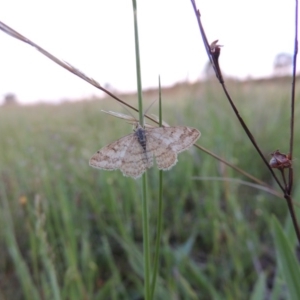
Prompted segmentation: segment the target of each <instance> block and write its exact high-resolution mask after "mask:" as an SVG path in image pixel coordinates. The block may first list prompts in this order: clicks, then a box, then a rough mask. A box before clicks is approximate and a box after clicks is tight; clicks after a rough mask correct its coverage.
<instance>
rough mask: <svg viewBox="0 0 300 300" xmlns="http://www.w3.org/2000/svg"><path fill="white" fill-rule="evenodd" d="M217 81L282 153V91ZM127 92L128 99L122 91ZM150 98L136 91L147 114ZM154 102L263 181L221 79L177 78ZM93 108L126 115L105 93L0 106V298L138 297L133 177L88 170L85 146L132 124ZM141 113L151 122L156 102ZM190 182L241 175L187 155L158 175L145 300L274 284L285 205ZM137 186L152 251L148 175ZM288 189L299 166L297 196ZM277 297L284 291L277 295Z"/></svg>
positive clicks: (276, 86)
mask: <svg viewBox="0 0 300 300" xmlns="http://www.w3.org/2000/svg"><path fill="white" fill-rule="evenodd" d="M228 86H229V90H230V92H231V94H232V96H233V98H234V99H235V101H236V103H237V107H238V109H239V110H240V113H241V114H242V116H243V117H244V118H245V120H246V122H247V124H248V125H249V128H250V130H251V131H252V132H253V134H254V136H255V138H256V140H257V141H258V143H259V144H260V145H261V148H262V149H263V152H264V154H265V155H266V156H267V157H269V154H270V153H271V152H272V151H274V150H276V149H280V150H281V151H282V152H286V151H287V149H288V142H289V140H288V134H289V131H288V126H289V87H290V83H289V82H285V81H279V80H277V81H276V80H271V81H267V82H248V83H237V82H229V83H228ZM124 98H125V99H126V100H128V101H130V102H131V104H134V105H136V99H135V98H134V97H133V96H126V97H123V99H124ZM157 98H158V93H150V92H148V93H145V95H144V99H145V100H146V103H145V105H144V106H145V107H147V105H148V104H150V103H151V102H152V101H153V100H154V99H157ZM299 98H300V96H299V92H298V93H297V101H298V100H299ZM162 99H163V106H164V107H163V111H164V115H163V119H164V121H166V122H168V123H169V124H170V125H187V126H191V127H196V128H198V129H199V130H200V131H201V133H202V136H201V138H200V140H199V144H200V145H202V146H204V147H205V148H207V149H209V150H211V151H213V152H214V153H216V154H218V155H219V156H221V157H223V158H225V159H226V160H228V161H230V162H233V163H234V164H236V165H238V166H239V167H241V168H243V169H244V170H246V171H247V172H249V173H251V174H253V175H255V176H257V177H258V178H260V179H263V180H265V181H266V182H268V183H270V184H274V182H273V180H272V179H271V176H270V174H269V173H268V172H267V170H266V168H265V166H264V165H263V163H262V162H261V160H260V158H259V156H258V155H257V154H256V153H255V152H254V150H253V147H252V145H251V143H250V142H249V141H248V140H247V138H246V136H245V134H244V133H243V131H242V128H241V127H240V126H239V124H238V122H237V120H236V118H235V116H234V114H233V112H232V111H231V110H230V107H229V104H228V103H227V102H226V99H225V97H224V95H223V94H222V93H221V91H220V88H219V86H218V85H216V84H213V83H212V82H208V83H206V84H201V85H191V86H190V85H186V84H181V85H178V86H176V87H174V88H172V89H168V90H163V91H162ZM101 109H106V110H113V111H117V112H124V113H126V114H127V112H126V111H124V110H123V108H121V107H120V106H119V105H118V104H116V103H115V102H114V101H113V100H109V99H105V100H99V101H84V102H80V103H72V104H71V103H65V104H62V105H58V106H51V105H36V106H27V107H25V106H7V107H1V110H0V139H1V140H0V176H1V180H0V199H1V202H0V203H1V212H0V251H1V255H0V299H30V300H31V299H142V295H143V280H142V278H143V267H142V266H143V257H142V242H143V238H142V203H141V184H140V180H137V181H135V180H133V179H131V178H126V177H123V175H122V174H121V172H120V171H113V172H108V171H102V170H96V169H93V168H91V167H89V166H88V160H89V158H90V156H91V155H92V154H93V153H94V152H95V151H96V150H98V149H100V148H101V147H103V146H105V145H107V144H108V143H110V142H112V141H114V140H116V139H117V138H119V137H122V136H124V135H125V134H129V133H130V132H131V131H132V128H131V126H130V125H127V124H126V123H125V122H124V121H123V120H120V119H116V118H113V117H111V116H108V115H106V114H103V113H101V111H100V110H101ZM150 113H154V114H158V113H157V110H156V105H154V106H153V107H152V109H151V112H150ZM299 113H300V112H299V110H298V111H297V113H296V126H295V129H296V136H295V152H294V153H295V161H294V164H295V167H294V168H295V169H296V170H297V168H298V164H299V163H298V162H297V153H299V150H300V149H299V147H300V146H299V145H300V140H299V138H300V136H299V134H297V129H299V121H298V120H299V117H300V116H299ZM195 176H199V177H212V176H215V177H221V178H222V177H235V178H240V179H243V180H246V178H243V177H241V176H240V175H239V174H237V173H236V172H235V171H233V170H231V169H230V168H228V167H225V166H224V165H222V164H220V163H219V162H218V161H215V160H214V159H213V158H211V157H209V156H208V155H207V154H205V153H203V152H200V151H199V150H197V149H196V148H192V149H191V150H190V151H188V152H184V153H182V154H180V155H179V162H178V163H177V165H176V166H175V167H173V168H172V169H171V170H170V171H169V172H164V193H163V195H164V196H163V197H164V221H163V222H164V224H163V233H162V245H161V257H160V270H159V277H158V281H157V287H156V294H155V299H249V297H250V295H251V293H252V291H253V289H254V287H255V285H256V283H257V282H258V283H260V282H262V281H261V280H262V279H261V278H262V274H263V273H264V274H265V276H266V277H267V278H270V280H272V278H273V277H272V274H274V271H276V265H275V260H276V257H275V251H274V242H273V240H272V235H271V234H272V232H271V231H272V230H271V223H270V222H271V217H272V214H275V215H276V216H277V217H278V218H279V220H281V221H282V222H285V220H287V221H286V225H287V227H288V226H289V224H290V221H289V217H287V209H286V205H285V202H284V200H282V199H279V198H276V197H274V196H272V195H270V194H267V193H266V192H263V191H260V190H256V189H253V188H250V187H246V186H243V185H238V184H236V183H230V182H226V181H201V180H196V179H192V177H195ZM148 182H149V206H150V207H149V208H150V225H151V226H150V239H151V251H152V256H153V255H154V253H153V251H154V241H155V230H156V220H157V209H158V207H157V205H158V201H157V199H158V170H157V169H156V168H153V169H151V170H149V172H148ZM298 186H299V179H298V177H297V171H296V178H295V199H296V200H298V199H299V196H300V194H299V188H298ZM297 213H298V215H299V209H297ZM291 232H292V231H291ZM292 235H293V233H292ZM277 287H278V285H277ZM280 293H281V295H282V296H283V297H284V295H285V294H284V289H280V288H279V294H280ZM274 299H275V298H274Z"/></svg>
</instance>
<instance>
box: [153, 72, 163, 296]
mask: <svg viewBox="0 0 300 300" xmlns="http://www.w3.org/2000/svg"><path fill="white" fill-rule="evenodd" d="M158 85H159V126H160V127H161V126H162V105H161V85H160V77H159V82H158ZM162 193H163V171H162V170H159V194H158V213H157V230H156V243H155V257H154V264H153V265H154V267H153V276H152V282H151V299H154V292H155V285H156V278H157V274H158V262H159V252H160V240H161V233H162V212H163V201H162Z"/></svg>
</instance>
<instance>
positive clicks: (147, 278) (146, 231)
mask: <svg viewBox="0 0 300 300" xmlns="http://www.w3.org/2000/svg"><path fill="white" fill-rule="evenodd" d="M132 6H133V19H134V42H135V58H136V77H137V90H138V104H139V122H140V125H141V126H144V114H143V99H142V76H141V63H140V50H139V34H138V20H137V6H136V0H132ZM147 196H148V195H147V172H145V173H144V174H143V176H142V202H143V245H144V253H143V254H144V299H145V300H150V299H151V298H150V297H151V292H150V247H149V212H148V201H147V198H148V197H147Z"/></svg>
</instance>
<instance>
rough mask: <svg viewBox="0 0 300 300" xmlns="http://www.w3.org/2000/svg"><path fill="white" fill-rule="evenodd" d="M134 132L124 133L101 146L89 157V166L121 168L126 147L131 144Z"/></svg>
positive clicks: (110, 168)
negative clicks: (115, 139) (124, 134)
mask: <svg viewBox="0 0 300 300" xmlns="http://www.w3.org/2000/svg"><path fill="white" fill-rule="evenodd" d="M133 139H134V134H133V133H132V134H129V135H126V136H124V137H122V138H120V139H118V140H117V141H115V142H113V143H111V144H109V145H107V146H105V147H103V148H101V149H100V150H99V151H97V152H96V153H95V154H94V155H93V156H92V157H91V159H90V162H89V164H90V166H92V167H94V168H98V169H104V170H116V169H121V167H122V164H123V160H124V156H125V154H126V151H127V148H128V147H129V146H130V145H131V143H132V140H133Z"/></svg>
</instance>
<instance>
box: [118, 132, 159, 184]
mask: <svg viewBox="0 0 300 300" xmlns="http://www.w3.org/2000/svg"><path fill="white" fill-rule="evenodd" d="M148 145H149V143H148V141H146V151H145V150H144V149H143V147H142V145H141V144H140V142H139V140H138V137H137V135H136V134H134V137H133V139H132V140H131V143H130V145H129V146H128V147H127V149H126V153H125V155H124V158H123V163H122V166H121V171H122V173H123V174H124V176H129V177H133V178H135V179H136V178H138V177H140V176H141V175H142V174H143V173H144V172H145V171H146V169H148V168H151V167H152V166H153V152H152V151H148Z"/></svg>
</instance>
